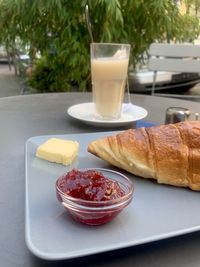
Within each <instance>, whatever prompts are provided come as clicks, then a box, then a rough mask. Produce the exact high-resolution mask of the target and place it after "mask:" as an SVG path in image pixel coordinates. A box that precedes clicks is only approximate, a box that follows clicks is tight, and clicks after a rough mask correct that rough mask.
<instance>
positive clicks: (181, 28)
mask: <svg viewBox="0 0 200 267" xmlns="http://www.w3.org/2000/svg"><path fill="white" fill-rule="evenodd" d="M198 2H199V1H197V0H185V1H175V0H174V1H173V0H149V1H146V0H73V1H71V0H70V1H69V0H48V1H46V0H0V10H1V12H0V43H1V44H2V45H5V46H6V48H7V49H8V50H9V51H10V52H11V53H13V54H14V53H17V52H18V51H20V50H22V51H25V52H26V53H28V54H29V56H30V61H31V69H29V73H28V77H29V84H30V85H31V87H33V88H35V89H36V90H37V91H38V92H48V91H49V92H53V91H70V90H71V89H72V88H78V90H90V60H89V49H90V42H91V40H90V36H89V34H88V30H87V26H86V21H85V5H86V4H88V6H89V10H90V17H91V21H92V32H93V36H94V41H95V42H118V43H121V42H123V43H130V44H131V48H132V49H131V60H130V70H133V71H134V70H135V68H136V65H137V64H138V63H139V62H140V61H141V60H142V59H143V55H144V52H145V51H148V47H149V45H150V44H151V43H152V42H154V41H165V42H170V41H173V42H182V41H183V42H193V41H194V40H196V39H197V38H198V36H199V33H200V24H199V17H198V14H199V10H200V4H199V3H198ZM180 7H181V8H184V12H182V11H181V8H180Z"/></svg>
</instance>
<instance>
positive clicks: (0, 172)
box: [0, 93, 200, 267]
mask: <svg viewBox="0 0 200 267" xmlns="http://www.w3.org/2000/svg"><path fill="white" fill-rule="evenodd" d="M131 98H132V101H133V103H134V104H136V105H139V106H141V107H144V108H145V109H147V110H148V116H147V117H146V118H145V121H149V122H155V123H164V120H165V111H166V109H167V108H168V107H169V106H181V107H186V108H190V109H191V110H192V111H193V112H199V110H200V103H197V102H191V101H184V100H178V99H170V98H165V97H163V98H161V97H156V96H147V95H131ZM91 99H92V98H91V94H90V93H52V94H35V95H22V96H15V97H7V98H1V99H0V190H1V193H0V266H2V267H33V266H71V267H72V266H76V267H79V266H85V267H87V266H93V267H95V266H106V267H108V266H110V267H111V266H113V267H117V266H120V267H121V266H124V267H125V266H137V267H139V266H140V267H147V266H148V267H150V266H152V267H155V266H165V267H167V266H170V267H171V266H176V267H186V266H187V267H188V266H191V267H195V266H196V267H199V266H200V253H199V248H200V232H199V231H197V232H194V233H190V234H185V235H181V236H178V237H173V238H168V239H163V240H160V241H156V242H150V243H146V244H143V245H138V246H132V247H129V248H123V249H119V250H115V251H110V252H105V253H99V254H95V255H90V256H84V257H80V258H74V259H70V260H62V261H48V260H43V259H39V258H37V257H36V256H34V255H33V254H32V253H31V252H30V251H29V250H28V248H27V246H26V244H25V230H24V228H25V219H24V218H25V207H24V206H25V204H24V203H25V185H24V184H25V160H24V158H25V142H26V140H27V139H29V138H30V137H33V136H38V135H57V134H72V133H89V132H99V131H105V130H106V131H107V130H108V129H107V128H106V129H104V128H102V127H95V126H87V125H85V124H83V123H81V122H79V121H76V120H74V119H72V118H70V117H69V116H68V115H66V110H67V108H68V107H70V106H71V105H74V104H77V103H82V102H90V101H91ZM125 128H127V127H124V128H123V129H125ZM114 130H116V129H114ZM185 212H186V213H187V210H186V211H185ZM197 212H200V210H197ZM199 223H200V222H199Z"/></svg>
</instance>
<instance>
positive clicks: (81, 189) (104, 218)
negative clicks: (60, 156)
mask: <svg viewBox="0 0 200 267" xmlns="http://www.w3.org/2000/svg"><path fill="white" fill-rule="evenodd" d="M109 175H111V177H113V179H111V178H108V177H109ZM114 177H115V178H114ZM118 181H120V182H118ZM128 185H130V187H128ZM132 190H133V187H132V184H131V182H130V181H129V180H128V179H127V177H125V176H124V175H122V174H120V173H118V172H114V171H112V170H106V169H90V170H89V169H88V170H77V169H73V170H72V171H70V172H68V173H66V174H64V175H62V176H61V177H59V178H58V179H57V181H56V194H57V198H58V200H59V201H60V202H61V203H62V205H63V206H64V207H65V208H66V210H67V211H68V212H69V213H70V214H71V215H72V217H73V218H74V219H75V220H76V221H78V222H81V223H84V224H88V225H100V224H104V223H107V222H109V221H111V220H112V219H113V218H115V217H116V216H117V215H118V214H119V213H120V212H121V210H123V208H124V207H126V206H127V205H128V204H129V202H130V201H131V199H132V194H130V193H131V192H132Z"/></svg>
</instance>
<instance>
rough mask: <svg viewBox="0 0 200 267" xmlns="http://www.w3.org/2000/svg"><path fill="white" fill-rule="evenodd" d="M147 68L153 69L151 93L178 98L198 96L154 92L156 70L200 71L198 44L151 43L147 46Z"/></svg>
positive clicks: (198, 96)
mask: <svg viewBox="0 0 200 267" xmlns="http://www.w3.org/2000/svg"><path fill="white" fill-rule="evenodd" d="M148 68H149V69H150V70H152V71H154V76H153V85H152V94H153V95H162V96H170V97H179V98H200V95H183V94H182V95H176V94H159V93H155V89H156V88H155V84H156V78H157V72H158V71H169V72H179V73H200V45H193V44H171V43H153V44H151V45H150V48H149V62H148Z"/></svg>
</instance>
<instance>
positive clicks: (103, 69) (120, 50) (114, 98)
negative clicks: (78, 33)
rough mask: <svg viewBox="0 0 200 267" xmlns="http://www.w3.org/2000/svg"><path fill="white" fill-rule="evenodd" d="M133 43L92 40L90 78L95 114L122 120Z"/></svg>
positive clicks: (105, 118)
mask: <svg viewBox="0 0 200 267" xmlns="http://www.w3.org/2000/svg"><path fill="white" fill-rule="evenodd" d="M129 54H130V45H129V44H116V43H91V45H90V58H91V78H92V95H93V102H94V106H95V117H97V118H99V119H103V120H115V119H119V118H120V116H121V111H122V103H123V99H124V92H125V85H126V79H127V72H128V63H129Z"/></svg>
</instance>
